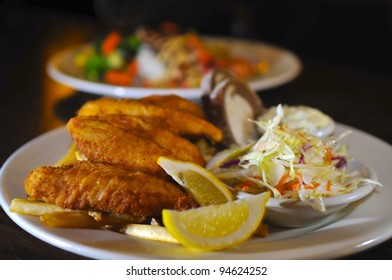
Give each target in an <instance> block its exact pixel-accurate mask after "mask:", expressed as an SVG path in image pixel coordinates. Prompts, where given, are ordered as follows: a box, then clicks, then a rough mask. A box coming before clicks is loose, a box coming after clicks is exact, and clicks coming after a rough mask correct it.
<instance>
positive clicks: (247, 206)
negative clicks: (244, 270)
mask: <svg viewBox="0 0 392 280" xmlns="http://www.w3.org/2000/svg"><path fill="white" fill-rule="evenodd" d="M269 197H270V194H269V192H265V193H262V194H259V195H255V196H251V197H247V198H243V199H240V200H235V201H232V202H228V203H226V204H221V205H209V206H204V207H200V208H194V209H190V210H186V211H175V210H168V209H164V210H163V211H162V218H163V224H164V225H165V227H166V229H167V231H168V232H169V233H170V234H171V235H172V236H173V237H174V238H175V239H177V240H178V241H179V242H180V243H181V244H183V245H185V246H188V247H192V248H197V249H201V250H205V251H212V250H221V249H225V248H229V247H232V246H235V245H238V244H240V243H241V242H243V241H245V240H247V239H248V238H249V237H250V236H251V235H252V234H253V233H254V232H255V231H256V229H257V228H258V226H259V225H260V223H261V221H262V219H263V216H264V212H265V205H266V203H267V201H268V199H269Z"/></svg>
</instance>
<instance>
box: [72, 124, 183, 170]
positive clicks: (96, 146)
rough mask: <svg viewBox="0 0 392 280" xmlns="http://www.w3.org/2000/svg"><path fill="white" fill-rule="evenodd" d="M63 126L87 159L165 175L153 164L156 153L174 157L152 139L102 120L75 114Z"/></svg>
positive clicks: (155, 163)
mask: <svg viewBox="0 0 392 280" xmlns="http://www.w3.org/2000/svg"><path fill="white" fill-rule="evenodd" d="M67 129H68V132H69V133H70V135H71V137H72V138H73V140H74V141H75V143H76V145H77V147H78V149H79V150H80V151H81V152H82V154H83V155H84V156H85V157H86V158H87V159H88V160H89V161H94V162H104V163H110V164H115V165H119V166H122V167H124V168H127V169H130V170H139V171H144V172H147V173H151V174H154V175H159V176H166V173H165V171H164V170H163V169H162V168H161V167H160V166H159V165H158V164H157V159H158V157H160V156H169V157H174V158H175V157H176V155H173V154H172V153H171V152H170V151H168V150H166V149H164V148H162V147H161V146H159V145H158V144H156V143H154V142H153V141H151V140H148V139H144V138H140V137H137V136H135V135H133V134H131V133H128V132H126V131H125V130H123V129H121V128H119V127H116V126H113V125H111V124H109V123H107V122H104V121H100V120H94V119H87V118H78V117H75V118H71V119H70V120H69V121H68V123H67Z"/></svg>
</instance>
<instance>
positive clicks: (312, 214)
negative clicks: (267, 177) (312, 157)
mask: <svg viewBox="0 0 392 280" xmlns="http://www.w3.org/2000/svg"><path fill="white" fill-rule="evenodd" d="M348 168H349V170H350V171H354V170H358V171H359V172H360V174H361V176H362V177H364V178H369V179H372V180H377V175H376V173H375V172H374V170H372V169H371V168H370V167H368V166H366V165H364V164H363V163H360V162H358V161H353V162H350V163H349V166H348ZM374 187H375V186H374V185H373V184H370V183H364V184H362V185H361V186H360V187H359V188H357V189H355V190H354V191H352V192H350V193H347V194H343V195H337V196H334V197H328V198H323V203H324V205H325V211H324V212H321V211H318V210H316V209H314V208H313V207H312V206H311V205H310V203H309V202H310V201H301V200H298V199H282V198H273V197H271V198H270V199H269V200H268V202H267V205H266V216H265V220H264V221H265V223H266V224H269V225H272V226H279V227H289V228H298V227H307V226H314V225H317V224H322V223H325V222H327V221H329V220H332V219H334V218H335V216H336V215H337V214H339V213H340V212H341V211H342V210H343V209H344V208H346V207H347V206H349V205H350V204H352V203H353V202H356V201H359V200H360V199H362V198H364V197H365V196H367V195H368V194H370V193H371V192H372V191H373V189H374ZM243 196H246V195H244V194H243V193H241V194H240V195H239V197H243Z"/></svg>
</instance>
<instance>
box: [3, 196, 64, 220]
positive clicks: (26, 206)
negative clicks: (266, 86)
mask: <svg viewBox="0 0 392 280" xmlns="http://www.w3.org/2000/svg"><path fill="white" fill-rule="evenodd" d="M10 211H11V212H15V213H18V214H24V215H33V216H41V215H45V214H51V213H57V212H65V211H70V210H69V209H65V208H62V207H60V206H57V205H54V204H47V203H45V202H41V201H35V200H27V199H22V198H14V199H13V200H12V201H11V205H10Z"/></svg>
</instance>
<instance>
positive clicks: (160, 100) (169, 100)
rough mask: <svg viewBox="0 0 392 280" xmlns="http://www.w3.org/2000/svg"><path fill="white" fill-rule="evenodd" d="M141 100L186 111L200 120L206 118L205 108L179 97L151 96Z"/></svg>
mask: <svg viewBox="0 0 392 280" xmlns="http://www.w3.org/2000/svg"><path fill="white" fill-rule="evenodd" d="M139 100H140V101H142V102H144V103H148V104H153V105H158V106H161V107H165V108H169V109H173V110H179V111H185V112H188V113H191V114H193V115H195V116H197V117H199V118H203V119H204V118H205V114H204V111H203V108H202V107H201V106H200V105H198V104H196V103H195V102H192V101H190V100H188V99H185V98H182V97H180V96H178V95H174V94H172V95H150V96H147V97H144V98H141V99H139Z"/></svg>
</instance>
